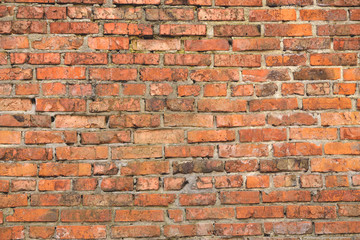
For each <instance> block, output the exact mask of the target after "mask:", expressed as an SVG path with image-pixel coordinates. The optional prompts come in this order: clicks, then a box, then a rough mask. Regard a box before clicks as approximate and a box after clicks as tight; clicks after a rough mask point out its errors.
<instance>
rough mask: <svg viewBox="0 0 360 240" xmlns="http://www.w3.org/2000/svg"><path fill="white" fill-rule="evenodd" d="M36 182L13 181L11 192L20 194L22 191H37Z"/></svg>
mask: <svg viewBox="0 0 360 240" xmlns="http://www.w3.org/2000/svg"><path fill="white" fill-rule="evenodd" d="M35 189H36V181H35V180H12V181H11V191H12V192H20V191H35Z"/></svg>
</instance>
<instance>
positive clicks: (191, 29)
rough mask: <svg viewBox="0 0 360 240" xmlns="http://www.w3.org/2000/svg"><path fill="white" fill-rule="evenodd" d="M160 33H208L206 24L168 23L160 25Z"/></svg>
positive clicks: (181, 34) (178, 34) (179, 34)
mask: <svg viewBox="0 0 360 240" xmlns="http://www.w3.org/2000/svg"><path fill="white" fill-rule="evenodd" d="M160 35H170V36H192V35H195V36H201V35H206V25H190V24H187V25H185V24H166V25H163V24H162V25H160Z"/></svg>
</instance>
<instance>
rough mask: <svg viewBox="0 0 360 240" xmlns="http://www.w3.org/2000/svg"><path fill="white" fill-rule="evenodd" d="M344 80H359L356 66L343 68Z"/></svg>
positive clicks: (359, 75) (359, 74)
mask: <svg viewBox="0 0 360 240" xmlns="http://www.w3.org/2000/svg"><path fill="white" fill-rule="evenodd" d="M344 80H347V81H358V80H360V72H359V69H357V68H350V69H344Z"/></svg>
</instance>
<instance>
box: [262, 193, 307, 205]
mask: <svg viewBox="0 0 360 240" xmlns="http://www.w3.org/2000/svg"><path fill="white" fill-rule="evenodd" d="M262 198H263V202H264V203H267V202H310V201H311V194H310V192H308V191H296V190H293V191H273V192H270V193H265V192H263V194H262Z"/></svg>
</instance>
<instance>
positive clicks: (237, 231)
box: [215, 223, 262, 236]
mask: <svg viewBox="0 0 360 240" xmlns="http://www.w3.org/2000/svg"><path fill="white" fill-rule="evenodd" d="M215 231H216V235H218V236H253V235H261V234H262V232H261V224H260V223H233V224H230V223H215Z"/></svg>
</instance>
